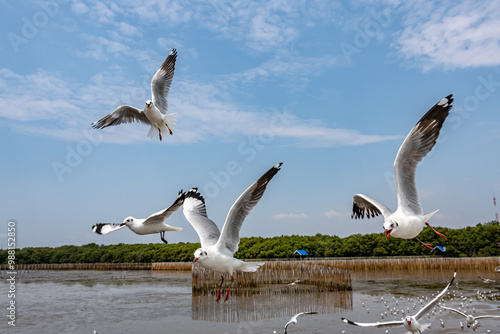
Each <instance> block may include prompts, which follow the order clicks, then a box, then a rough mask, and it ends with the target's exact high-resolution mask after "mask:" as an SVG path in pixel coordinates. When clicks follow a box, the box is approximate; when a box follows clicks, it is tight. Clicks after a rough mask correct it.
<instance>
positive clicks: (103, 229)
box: [92, 223, 125, 234]
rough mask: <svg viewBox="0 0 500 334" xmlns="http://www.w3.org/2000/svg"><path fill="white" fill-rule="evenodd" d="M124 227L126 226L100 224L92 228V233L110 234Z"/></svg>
mask: <svg viewBox="0 0 500 334" xmlns="http://www.w3.org/2000/svg"><path fill="white" fill-rule="evenodd" d="M124 227H125V225H122V224H110V223H98V224H95V225H94V226H92V231H94V232H95V233H97V234H108V233H109V232H113V231H116V230H119V229H121V228H124Z"/></svg>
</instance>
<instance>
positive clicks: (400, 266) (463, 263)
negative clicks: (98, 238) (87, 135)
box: [0, 257, 500, 272]
mask: <svg viewBox="0 0 500 334" xmlns="http://www.w3.org/2000/svg"><path fill="white" fill-rule="evenodd" d="M263 261H267V260H263ZM282 262H284V263H286V262H304V263H312V264H317V265H322V266H327V267H333V268H339V269H348V270H352V271H377V270H454V269H458V270H467V271H476V270H485V271H491V272H494V271H495V269H496V268H498V272H500V257H460V258H453V257H404V258H364V259H361V258H338V259H335V258H333V259H308V260H297V261H284V260H273V261H269V262H266V263H267V264H268V265H270V264H272V263H282ZM14 267H15V270H150V269H151V270H186V271H187V270H191V267H192V263H191V262H156V263H52V264H16V265H15V266H14ZM0 270H9V266H8V265H6V264H4V265H0ZM259 270H260V269H259Z"/></svg>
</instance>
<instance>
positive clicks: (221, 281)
mask: <svg viewBox="0 0 500 334" xmlns="http://www.w3.org/2000/svg"><path fill="white" fill-rule="evenodd" d="M222 283H224V276H222V275H220V285H219V289H218V290H217V299H215V301H216V302H218V301H219V300H220V297H221V293H220V289H221V288H222Z"/></svg>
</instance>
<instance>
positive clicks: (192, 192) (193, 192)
mask: <svg viewBox="0 0 500 334" xmlns="http://www.w3.org/2000/svg"><path fill="white" fill-rule="evenodd" d="M187 198H194V199H199V200H200V201H202V202H203V203H205V199H204V198H203V196H202V195H201V194H200V193H199V192H198V188H197V187H193V188H191V189H189V190H188V192H187V193H186V199H187Z"/></svg>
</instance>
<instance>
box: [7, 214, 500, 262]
mask: <svg viewBox="0 0 500 334" xmlns="http://www.w3.org/2000/svg"><path fill="white" fill-rule="evenodd" d="M436 229H437V230H438V231H440V232H443V233H444V234H445V235H446V236H447V237H448V239H447V240H444V239H442V238H439V237H438V236H437V235H436V234H435V233H434V232H432V230H430V229H429V228H425V229H424V230H423V231H422V233H421V234H420V235H419V238H420V240H422V241H425V242H427V243H430V244H432V245H433V246H435V245H440V246H445V247H446V248H447V252H446V256H450V257H460V256H463V257H472V256H499V255H500V247H499V245H500V225H499V223H498V222H493V221H492V222H489V223H485V224H478V225H476V226H475V227H466V228H462V229H449V228H445V227H437V228H436ZM198 247H200V244H199V243H178V244H168V245H165V244H160V243H157V244H132V245H129V244H117V245H97V244H95V243H91V244H87V245H83V246H61V247H55V248H51V247H26V248H22V249H18V250H16V263H17V264H33V263H99V262H109V263H150V262H184V261H192V260H193V253H194V251H195V250H196V249H197V248H198ZM297 249H304V250H306V251H307V252H308V253H309V254H310V256H311V257H356V256H360V257H371V256H414V255H429V251H428V250H427V249H426V248H425V247H423V246H422V245H420V244H419V243H417V242H416V241H414V240H402V239H397V238H392V237H389V239H388V240H385V236H384V235H383V233H373V234H365V235H360V234H355V235H351V236H349V237H346V238H339V237H337V236H330V235H322V234H316V235H315V236H298V235H291V236H280V237H272V238H261V237H251V238H241V242H240V246H239V250H238V252H237V253H236V254H235V256H236V257H237V258H240V259H258V258H290V257H292V254H293V252H294V251H295V250H297ZM434 254H436V255H442V253H440V252H435V253H434ZM7 255H8V252H7V250H1V251H0V263H7Z"/></svg>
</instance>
